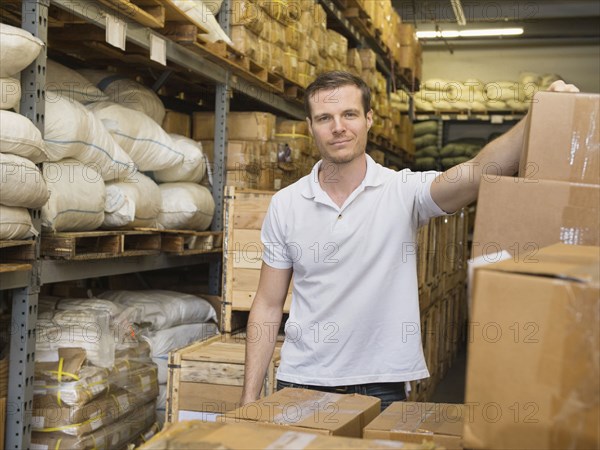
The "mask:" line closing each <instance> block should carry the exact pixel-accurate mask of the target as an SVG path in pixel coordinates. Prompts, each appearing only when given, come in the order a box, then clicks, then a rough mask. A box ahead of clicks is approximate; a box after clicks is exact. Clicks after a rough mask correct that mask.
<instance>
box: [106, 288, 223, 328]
mask: <svg viewBox="0 0 600 450" xmlns="http://www.w3.org/2000/svg"><path fill="white" fill-rule="evenodd" d="M99 297H100V298H104V299H107V300H111V301H113V302H115V303H118V304H121V305H125V306H131V307H134V308H139V309H140V310H141V313H140V314H141V323H140V325H143V326H147V327H148V328H149V329H150V330H163V329H165V328H171V327H174V326H176V325H183V324H189V323H200V322H210V321H216V320H217V314H216V312H215V310H214V308H213V307H212V305H211V304H210V303H209V302H208V300H205V299H203V298H201V297H197V296H195V295H191V294H184V293H182V292H175V291H165V290H145V291H106V292H104V293H102V294H100V295H99Z"/></svg>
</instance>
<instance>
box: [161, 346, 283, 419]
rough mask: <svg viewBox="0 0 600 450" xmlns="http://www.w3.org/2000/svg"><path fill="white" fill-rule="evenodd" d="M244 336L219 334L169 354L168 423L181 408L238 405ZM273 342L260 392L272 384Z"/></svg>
mask: <svg viewBox="0 0 600 450" xmlns="http://www.w3.org/2000/svg"><path fill="white" fill-rule="evenodd" d="M245 347H246V345H245V340H244V339H243V338H240V337H236V336H235V335H220V336H215V337H212V338H209V339H207V340H203V341H200V342H196V343H194V344H191V345H189V346H187V347H184V348H182V349H179V350H176V351H174V352H171V353H170V354H169V373H168V380H167V405H166V417H165V420H166V422H167V423H175V422H178V421H179V412H180V411H199V412H212V413H223V412H226V411H231V410H233V409H235V408H237V407H238V406H239V400H240V398H241V394H242V385H243V383H244V370H245V365H244V363H245ZM279 347H280V344H279V345H277V346H276V349H275V352H274V354H273V358H272V359H271V362H270V363H269V367H268V370H267V374H266V377H265V380H264V382H263V391H262V395H263V396H265V395H270V394H272V393H273V391H274V388H275V367H276V363H278V361H279Z"/></svg>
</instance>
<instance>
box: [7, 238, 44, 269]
mask: <svg viewBox="0 0 600 450" xmlns="http://www.w3.org/2000/svg"><path fill="white" fill-rule="evenodd" d="M34 259H35V241H34V240H32V239H27V240H6V241H0V263H1V264H6V263H23V262H28V261H33V260H34Z"/></svg>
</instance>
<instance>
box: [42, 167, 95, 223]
mask: <svg viewBox="0 0 600 450" xmlns="http://www.w3.org/2000/svg"><path fill="white" fill-rule="evenodd" d="M43 174H44V179H45V180H46V184H47V186H48V189H49V190H50V199H49V200H48V203H46V205H44V207H43V208H42V225H43V226H44V227H46V228H49V229H51V230H53V231H90V230H95V229H96V228H98V227H99V226H100V225H102V221H103V220H104V199H105V192H104V191H105V189H104V181H103V180H102V177H101V176H100V174H98V172H96V171H95V170H94V169H93V167H91V166H86V165H84V164H82V163H81V162H79V161H76V160H74V159H65V160H63V161H60V162H52V163H45V164H44V168H43Z"/></svg>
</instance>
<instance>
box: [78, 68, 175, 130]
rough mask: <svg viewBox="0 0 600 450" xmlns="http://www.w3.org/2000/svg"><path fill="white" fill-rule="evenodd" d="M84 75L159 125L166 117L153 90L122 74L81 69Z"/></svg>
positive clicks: (117, 101)
mask: <svg viewBox="0 0 600 450" xmlns="http://www.w3.org/2000/svg"><path fill="white" fill-rule="evenodd" d="M80 73H81V75H82V76H85V77H86V78H87V79H89V80H90V81H92V82H93V83H94V84H95V85H96V86H98V87H99V88H100V89H102V91H103V92H104V94H105V95H107V96H108V99H109V100H110V101H112V102H115V103H118V104H120V105H121V106H125V107H126V108H130V109H133V110H135V111H140V112H143V113H144V114H146V115H147V116H149V117H151V118H152V120H154V121H155V122H156V123H158V124H159V125H161V124H162V121H163V119H164V118H165V107H164V105H163V103H162V101H161V99H160V98H159V97H158V95H156V93H155V92H154V91H153V90H152V89H149V88H147V87H146V86H144V85H143V84H140V83H138V82H137V81H135V80H131V79H129V78H126V77H124V76H122V75H118V74H114V73H111V72H106V71H102V70H81V71H80Z"/></svg>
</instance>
